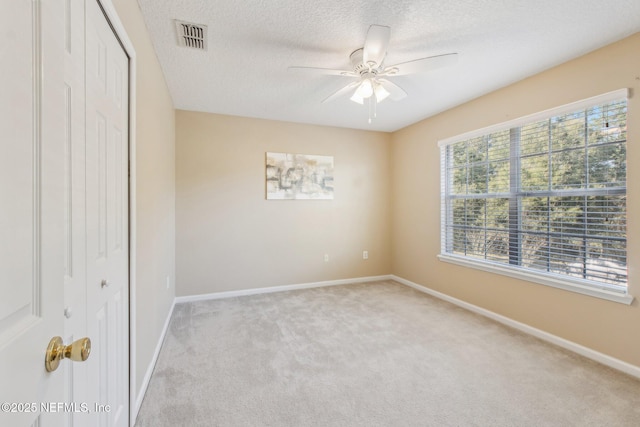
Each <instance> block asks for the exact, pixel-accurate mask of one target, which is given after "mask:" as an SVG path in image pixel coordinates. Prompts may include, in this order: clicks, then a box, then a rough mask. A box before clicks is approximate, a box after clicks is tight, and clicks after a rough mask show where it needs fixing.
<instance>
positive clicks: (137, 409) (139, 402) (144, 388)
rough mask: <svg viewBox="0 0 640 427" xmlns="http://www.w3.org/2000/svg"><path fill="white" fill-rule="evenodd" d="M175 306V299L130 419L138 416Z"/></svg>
mask: <svg viewBox="0 0 640 427" xmlns="http://www.w3.org/2000/svg"><path fill="white" fill-rule="evenodd" d="M175 306H176V301H175V299H174V300H173V302H172V303H171V308H170V309H169V313H168V314H167V318H166V319H165V321H164V326H163V327H162V332H160V337H159V338H158V343H157V344H156V349H155V351H154V352H153V357H152V358H151V362H149V366H148V367H147V372H146V373H145V374H144V379H143V380H142V385H141V387H140V392H139V393H138V396H137V397H136V402H135V406H134V407H133V408H132V410H133V414H132V417H131V419H132V420H134V422H135V420H136V419H137V418H138V412H140V406H141V405H142V401H143V400H144V395H145V394H146V392H147V388H148V387H149V381H151V375H152V374H153V370H154V369H155V367H156V363H157V362H158V356H159V355H160V349H161V348H162V343H163V342H164V337H165V336H166V335H167V330H168V329H169V323H170V322H171V316H172V315H173V309H174V308H175Z"/></svg>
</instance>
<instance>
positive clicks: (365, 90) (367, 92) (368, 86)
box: [356, 79, 373, 98]
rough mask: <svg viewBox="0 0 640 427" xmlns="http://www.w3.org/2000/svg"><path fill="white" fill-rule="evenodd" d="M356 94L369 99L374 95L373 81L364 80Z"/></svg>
mask: <svg viewBox="0 0 640 427" xmlns="http://www.w3.org/2000/svg"><path fill="white" fill-rule="evenodd" d="M356 93H357V94H358V96H359V97H360V98H369V97H370V96H371V95H373V83H372V82H371V79H364V80H363V81H362V83H360V86H358V89H356Z"/></svg>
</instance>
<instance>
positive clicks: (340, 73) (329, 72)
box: [287, 66, 356, 77]
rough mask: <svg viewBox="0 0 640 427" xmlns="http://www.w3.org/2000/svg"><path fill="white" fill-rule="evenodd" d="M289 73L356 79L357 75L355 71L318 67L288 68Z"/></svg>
mask: <svg viewBox="0 0 640 427" xmlns="http://www.w3.org/2000/svg"><path fill="white" fill-rule="evenodd" d="M287 70H288V71H301V72H305V73H306V72H308V73H314V74H324V75H329V76H346V77H354V76H355V75H356V73H354V72H353V71H348V70H335V69H333V68H318V67H297V66H294V67H289V68H287Z"/></svg>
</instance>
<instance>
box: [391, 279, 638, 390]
mask: <svg viewBox="0 0 640 427" xmlns="http://www.w3.org/2000/svg"><path fill="white" fill-rule="evenodd" d="M391 279H392V280H395V281H396V282H399V283H402V284H403V285H406V286H409V287H412V288H414V289H416V290H418V291H420V292H424V293H425V294H429V295H431V296H434V297H436V298H439V299H441V300H444V301H447V302H450V303H452V304H455V305H457V306H458V307H462V308H464V309H467V310H469V311H472V312H474V313H477V314H480V315H482V316H485V317H488V318H489V319H492V320H495V321H496V322H499V323H502V324H503V325H506V326H509V327H511V328H514V329H517V330H519V331H521V332H524V333H526V334H529V335H533V336H534V337H536V338H540V339H541V340H544V341H547V342H549V343H551V344H554V345H557V346H558V347H562V348H564V349H566V350H569V351H572V352H574V353H577V354H579V355H581V356H584V357H586V358H588V359H591V360H595V361H596V362H598V363H601V364H603V365H606V366H608V367H610V368H613V369H616V370H618V371H622V372H624V373H625V374H629V375H631V376H633V377H636V378H639V379H640V367H638V366H635V365H632V364H630V363H627V362H624V361H622V360H620V359H616V358H615V357H611V356H608V355H606V354H604V353H600V352H598V351H596V350H593V349H590V348H588V347H585V346H582V345H580V344H577V343H575V342H573V341H569V340H566V339H564V338H560V337H559V336H557V335H553V334H550V333H548V332H545V331H542V330H540V329H537V328H534V327H533V326H529V325H526V324H524V323H520V322H518V321H516V320H513V319H510V318H508V317H505V316H503V315H501V314H498V313H494V312H493V311H490V310H487V309H484V308H482V307H478V306H477V305H473V304H470V303H468V302H465V301H462V300H459V299H457V298H454V297H451V296H449V295H446V294H443V293H441V292H438V291H434V290H433V289H430V288H428V287H426V286H423V285H419V284H417V283H414V282H411V281H409V280H407V279H403V278H402V277H398V276H396V275H391Z"/></svg>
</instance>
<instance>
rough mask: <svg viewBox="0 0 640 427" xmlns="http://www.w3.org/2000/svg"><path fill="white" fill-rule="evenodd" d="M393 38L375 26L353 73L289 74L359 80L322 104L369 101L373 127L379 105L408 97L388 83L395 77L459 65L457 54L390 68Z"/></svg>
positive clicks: (388, 30) (355, 57) (357, 54)
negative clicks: (387, 62) (342, 100)
mask: <svg viewBox="0 0 640 427" xmlns="http://www.w3.org/2000/svg"><path fill="white" fill-rule="evenodd" d="M390 37H391V28H390V27H387V26H384V25H371V26H370V27H369V31H368V32H367V38H366V39H365V41H364V47H362V48H360V49H356V50H354V51H353V52H352V53H351V55H350V56H349V59H350V60H351V65H352V66H353V69H352V70H336V69H331V68H317V67H298V66H293V67H289V70H300V71H309V72H313V73H320V74H326V75H335V76H343V77H355V78H356V80H355V81H353V82H351V83H349V84H348V85H346V86H344V87H342V88H340V89H338V90H337V91H335V92H334V93H332V94H331V95H329V96H328V97H326V98H325V99H324V100H323V101H322V102H328V101H332V100H334V99H336V98H339V97H341V96H344V95H346V94H348V93H351V97H350V99H351V100H352V101H354V102H357V103H358V104H364V100H365V99H368V100H369V123H371V117H372V115H373V117H375V115H376V113H375V107H376V104H377V103H379V102H382V101H384V100H385V99H387V98H390V99H392V100H394V101H399V100H401V99H403V98H405V97H406V96H407V92H405V91H404V89H402V88H401V87H400V86H398V85H397V84H395V83H393V82H391V81H390V80H388V78H391V77H395V76H404V75H407V74H414V73H421V72H426V71H430V70H433V69H436V68H440V67H445V66H449V65H453V64H455V63H456V62H457V61H458V54H457V53H447V54H443V55H436V56H429V57H426V58H419V59H414V60H412V61H407V62H401V63H399V64H395V65H390V66H386V65H385V63H384V60H385V57H386V56H387V46H388V45H389V39H390Z"/></svg>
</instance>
